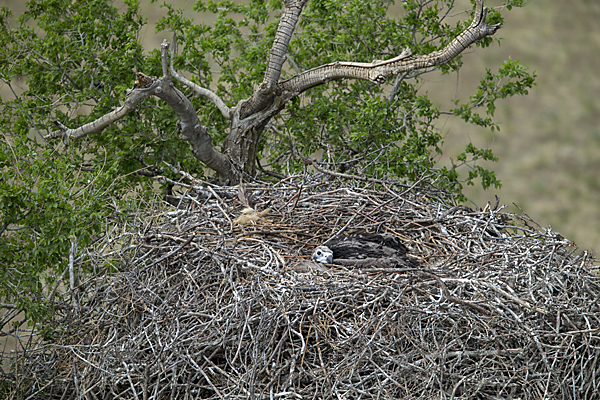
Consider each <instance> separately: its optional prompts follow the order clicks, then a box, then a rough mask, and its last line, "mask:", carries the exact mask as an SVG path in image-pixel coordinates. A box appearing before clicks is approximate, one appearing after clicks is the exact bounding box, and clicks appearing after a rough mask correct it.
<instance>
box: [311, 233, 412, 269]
mask: <svg viewBox="0 0 600 400" xmlns="http://www.w3.org/2000/svg"><path fill="white" fill-rule="evenodd" d="M407 253H408V249H407V248H406V246H404V245H403V244H402V243H400V241H399V240H398V239H397V238H396V237H395V236H392V235H380V234H377V233H354V234H350V235H347V236H342V237H339V238H335V239H333V240H330V241H329V242H327V244H326V245H322V246H319V247H317V248H316V249H315V251H314V252H313V255H312V259H313V261H316V262H318V263H321V264H336V265H343V266H346V267H355V268H406V267H410V268H414V267H418V266H419V262H418V261H415V260H411V259H410V258H408V257H407Z"/></svg>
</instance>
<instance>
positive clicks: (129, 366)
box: [3, 177, 600, 400]
mask: <svg viewBox="0 0 600 400" xmlns="http://www.w3.org/2000/svg"><path fill="white" fill-rule="evenodd" d="M392 188H394V189H392ZM240 199H241V200H240ZM248 199H249V200H250V204H251V205H253V206H254V209H255V210H256V212H255V213H252V212H250V213H247V214H242V210H243V208H244V207H243V206H244V204H243V203H245V202H246V201H247V200H248ZM177 201H178V205H177V207H176V208H171V209H170V210H167V211H166V212H164V213H163V214H162V216H160V218H151V217H152V216H149V215H146V216H139V218H138V220H137V225H129V226H127V227H126V228H125V229H123V227H121V231H120V232H119V233H118V234H117V233H116V232H114V231H113V232H107V234H106V237H105V238H104V240H103V241H102V242H100V243H99V244H98V245H97V246H96V247H94V248H93V249H86V250H85V252H86V254H85V255H84V256H81V257H79V258H78V259H77V262H76V263H75V269H77V268H79V267H81V265H84V264H85V265H86V266H87V268H90V266H93V267H95V268H96V270H97V271H98V273H97V274H96V275H95V276H93V277H92V278H87V280H85V281H83V282H80V284H79V285H78V286H77V288H76V290H73V291H67V292H66V293H65V294H64V295H63V297H62V300H61V301H57V302H56V304H55V309H56V326H55V327H54V328H56V329H57V330H56V332H55V333H54V337H53V338H52V340H49V341H42V340H39V341H38V342H36V343H30V344H29V347H28V348H29V349H28V350H27V351H25V352H18V353H16V354H13V356H15V358H14V369H13V370H12V371H11V372H6V371H5V372H3V375H4V376H3V380H5V381H12V382H13V383H16V386H17V388H18V389H17V390H16V391H14V392H13V393H12V396H13V397H15V398H24V399H26V398H27V399H29V398H44V399H74V398H86V399H114V398H121V399H137V400H141V399H144V400H146V399H209V398H210V399H236V398H240V399H251V398H252V399H400V398H406V399H413V398H415V399H416V398H419V399H421V398H429V399H467V398H469V399H470V398H482V399H483V398H492V399H593V398H600V394H599V392H598V387H600V362H599V361H598V360H599V359H600V280H599V278H598V277H597V276H596V275H595V274H594V273H593V272H592V268H595V267H593V263H594V260H593V259H592V258H591V256H589V254H588V253H587V252H576V251H575V250H576V249H575V247H574V246H573V245H572V243H570V242H569V241H568V240H566V239H565V238H563V237H562V236H560V235H559V234H557V233H556V232H553V231H551V230H547V229H542V228H541V227H540V226H537V224H535V222H533V221H532V220H531V219H529V218H528V217H527V216H521V215H514V214H510V213H506V212H503V211H502V208H499V209H498V208H497V207H493V206H492V207H490V206H489V205H488V206H487V207H485V208H484V209H482V210H471V209H468V208H467V207H464V206H453V204H452V202H451V201H450V200H449V199H448V198H447V197H444V196H442V194H441V193H440V192H435V191H426V190H422V189H416V188H412V189H411V188H409V189H406V188H402V187H398V186H393V185H382V184H378V185H375V184H366V183H364V182H363V183H357V182H350V183H349V182H339V181H328V182H325V183H323V182H321V183H316V182H315V181H313V182H311V181H309V178H307V177H297V178H296V179H295V180H294V179H288V180H284V181H282V182H281V183H279V184H276V185H262V186H261V185H258V184H252V185H247V186H246V195H243V194H241V191H240V189H239V188H238V187H217V186H213V185H209V184H207V183H202V184H199V183H198V182H197V181H196V182H195V183H194V185H193V187H190V186H188V188H187V191H186V194H185V195H183V196H182V197H180V198H179V199H177ZM240 215H244V217H243V218H245V219H246V220H245V221H244V220H242V221H239V220H236V219H237V218H238V217H240ZM155 217H156V216H155ZM152 221H154V222H152ZM352 232H378V233H386V234H390V235H394V236H395V237H397V238H398V239H399V240H400V241H401V242H402V243H403V244H405V245H406V246H407V247H408V248H409V253H410V254H411V255H412V256H413V257H414V258H415V259H417V260H419V261H420V263H421V266H420V267H419V268H404V269H401V268H400V269H395V270H383V271H382V270H376V269H370V270H368V269H367V270H353V269H348V268H332V269H330V270H329V271H319V270H308V271H305V272H299V271H298V268H296V265H297V263H298V262H299V261H301V260H308V259H309V258H310V255H311V253H312V251H313V249H314V248H315V246H317V245H318V244H320V243H322V242H324V241H326V240H327V239H329V238H331V237H333V236H336V235H345V234H349V233H352ZM65 321H68V330H66V331H64V330H63V331H61V330H59V328H60V327H61V326H62V327H64V326H65V325H66V324H65ZM63 329H64V328H63ZM21 340H24V339H21ZM3 356H4V357H7V354H3Z"/></svg>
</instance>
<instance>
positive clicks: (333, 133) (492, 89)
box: [157, 0, 535, 197]
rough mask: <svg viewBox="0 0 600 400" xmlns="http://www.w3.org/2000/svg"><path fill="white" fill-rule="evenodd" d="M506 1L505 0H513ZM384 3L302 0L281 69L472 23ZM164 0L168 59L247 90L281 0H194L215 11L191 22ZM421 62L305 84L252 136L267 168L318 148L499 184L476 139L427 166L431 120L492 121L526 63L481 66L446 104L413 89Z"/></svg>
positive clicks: (387, 53) (235, 94)
mask: <svg viewBox="0 0 600 400" xmlns="http://www.w3.org/2000/svg"><path fill="white" fill-rule="evenodd" d="M426 3H427V4H426ZM505 5H506V7H507V8H508V9H510V8H511V7H512V6H522V1H509V2H506V3H505ZM393 6H394V3H393V2H390V1H385V0H383V1H382V0H379V1H374V2H365V1H363V0H351V1H345V0H314V1H309V2H308V4H307V5H306V7H305V9H304V11H303V14H302V16H301V19H300V22H299V24H298V27H297V29H296V31H295V34H294V37H293V40H292V42H291V44H290V48H289V50H288V56H289V57H288V63H287V64H288V65H287V66H288V69H287V70H286V71H284V78H285V77H290V76H293V75H295V74H297V73H299V72H302V71H306V70H308V69H311V68H315V67H317V66H319V65H322V64H325V63H329V62H334V61H362V62H369V61H371V60H375V59H387V58H391V57H394V56H396V55H398V54H400V53H401V52H402V50H403V49H404V48H410V49H411V51H412V52H413V54H428V53H431V52H433V51H437V50H440V49H441V48H442V47H444V46H445V45H447V44H448V43H449V42H450V41H451V40H452V39H453V38H454V37H456V36H457V35H458V34H459V33H460V32H462V31H463V30H464V29H465V28H466V27H467V26H468V24H469V21H468V20H467V19H468V18H467V17H466V15H465V18H463V20H462V21H460V22H458V23H454V24H451V23H450V22H448V21H447V20H448V16H449V15H450V11H451V10H453V7H454V1H450V0H446V1H442V0H438V1H434V2H430V1H428V2H424V1H422V0H413V1H404V2H403V9H404V12H403V13H402V16H401V17H400V18H397V19H394V18H390V17H389V15H391V14H392V13H391V12H390V7H393ZM165 7H166V8H167V9H168V14H167V16H166V17H165V18H163V19H162V21H161V22H160V23H159V25H158V27H157V30H166V29H172V30H174V31H175V34H176V35H177V40H178V43H179V44H180V45H181V47H182V50H181V53H180V55H179V56H178V57H177V63H176V64H177V67H178V68H180V69H182V70H187V71H190V72H194V73H196V74H198V80H199V81H200V82H201V83H204V84H205V85H208V84H209V83H210V82H212V75H213V72H214V71H218V74H219V77H218V79H216V83H215V86H216V87H215V89H216V91H217V93H218V94H219V95H220V96H222V98H224V99H226V101H227V102H228V103H229V105H235V104H237V102H239V101H240V100H243V99H246V98H248V97H249V96H250V94H251V93H252V89H254V88H256V87H257V86H258V85H259V84H260V82H261V81H262V78H263V73H264V70H265V68H266V62H267V60H268V55H269V49H270V47H271V44H272V43H273V40H274V35H275V30H276V24H277V22H278V18H279V15H280V14H281V12H282V7H283V4H282V2H281V1H271V2H264V1H251V2H250V3H249V4H248V5H238V4H235V3H234V2H232V1H224V2H219V3H216V2H214V1H213V0H208V1H207V2H204V1H198V2H197V3H196V6H195V10H197V11H199V12H202V13H205V14H204V16H206V18H205V19H207V20H214V21H215V22H214V24H212V25H208V24H205V23H202V22H201V23H199V24H195V23H194V22H193V21H192V20H190V19H188V18H185V17H184V16H183V12H182V11H181V10H176V9H174V8H173V7H172V6H170V5H165ZM453 11H455V10H453ZM210 14H212V15H210ZM367 16H368V17H367ZM356 21H360V23H356ZM488 23H502V16H501V14H500V13H499V12H498V11H497V10H495V9H491V10H490V12H489V14H488ZM492 43H493V39H492V38H491V37H488V38H485V39H483V40H481V41H480V42H479V43H478V44H477V46H480V47H488V46H490V45H491V44H492ZM233 54H235V57H233V56H232V55H233ZM461 65H462V61H461V57H460V56H459V57H457V58H455V59H454V60H452V62H450V63H448V64H446V65H444V66H442V67H440V69H441V70H442V72H443V73H449V72H452V71H455V70H457V69H459V68H460V66H461ZM428 72H430V71H428V70H422V71H415V72H414V73H411V74H406V75H401V76H399V77H398V78H397V79H396V80H395V81H393V82H389V83H388V84H387V85H381V86H380V85H374V84H372V83H370V82H364V81H338V82H332V83H330V84H329V85H324V86H320V87H316V88H313V89H311V90H310V91H308V92H306V93H304V94H303V95H302V97H301V98H300V99H296V100H295V101H293V102H292V103H291V104H289V105H288V106H287V108H286V109H285V111H284V112H283V113H282V114H280V115H279V116H278V118H276V119H274V120H273V121H271V123H270V125H269V126H268V127H267V128H268V129H267V131H266V132H265V133H264V134H263V137H262V138H261V142H260V144H259V149H260V150H261V155H260V156H261V158H262V160H263V162H264V161H266V163H267V166H268V167H270V168H272V169H274V170H276V171H280V172H283V171H294V170H299V169H302V168H303V165H304V163H303V160H302V159H301V158H300V157H297V152H301V153H302V154H304V155H312V154H317V155H318V154H324V157H325V156H326V157H327V161H328V162H330V163H331V165H330V166H331V167H332V168H334V167H337V168H338V169H340V170H342V171H346V170H347V169H350V168H352V167H353V166H356V168H360V172H361V173H366V174H369V175H376V176H379V177H389V178H401V179H406V180H408V181H414V180H417V179H419V177H421V176H422V175H424V174H434V175H437V176H438V177H439V179H440V182H442V184H443V185H446V186H447V188H448V189H449V190H451V191H454V192H455V193H456V194H457V195H459V197H460V192H461V189H462V183H463V182H466V183H468V184H473V183H474V181H475V179H477V178H481V184H482V185H483V186H484V187H486V188H487V187H489V186H496V187H499V186H500V182H499V181H498V180H497V179H496V177H495V175H494V173H493V172H492V171H488V170H486V169H484V168H482V167H479V166H477V165H476V162H477V161H478V160H493V161H495V160H496V159H495V157H494V156H493V154H492V153H491V151H490V150H480V149H476V148H475V147H474V146H473V145H472V144H468V147H467V148H466V149H465V151H464V152H463V153H461V154H460V157H458V160H459V161H461V163H460V164H457V165H455V166H454V167H453V168H451V169H448V168H437V167H436V165H435V158H436V157H435V155H436V154H440V153H441V146H442V143H443V141H442V137H441V135H440V132H439V130H438V129H437V128H436V122H437V120H438V118H439V117H440V115H441V114H442V113H446V114H452V115H456V116H458V117H460V118H462V119H464V120H465V121H466V122H468V123H472V124H477V125H481V126H484V127H489V128H491V129H492V130H495V129H498V126H497V125H496V124H494V122H493V120H492V117H493V114H494V111H495V101H496V100H497V99H501V98H505V97H507V96H513V95H517V94H519V95H523V94H527V89H528V88H531V87H532V85H533V84H534V78H535V75H530V74H529V73H527V70H526V68H524V67H523V66H521V65H519V64H518V62H516V61H512V60H508V61H507V62H506V63H505V64H504V65H503V66H502V67H501V68H500V70H499V71H498V73H496V74H492V73H491V72H490V71H489V70H488V71H487V74H486V77H485V78H484V80H482V82H481V86H480V87H479V88H478V93H477V94H475V95H473V96H472V97H471V98H470V99H469V101H468V102H466V103H464V104H459V103H458V102H457V103H456V104H455V107H454V108H453V109H452V110H448V111H444V112H442V111H440V110H439V109H438V107H437V106H436V105H434V104H432V102H431V101H430V99H429V98H428V97H427V95H426V94H424V93H421V92H420V91H419V88H420V83H421V76H422V75H423V74H426V73H428ZM480 109H483V112H481V111H480ZM199 112H200V113H201V114H203V116H204V120H205V121H211V122H212V123H213V124H215V126H216V127H217V128H216V130H217V132H223V131H224V128H225V121H219V118H218V117H216V116H215V112H214V108H212V107H208V108H206V109H202V110H199ZM215 121H219V122H215ZM462 165H469V166H471V168H472V169H471V171H470V172H469V173H468V176H466V177H460V175H459V173H458V171H457V168H458V167H459V166H462Z"/></svg>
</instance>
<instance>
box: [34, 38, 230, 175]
mask: <svg viewBox="0 0 600 400" xmlns="http://www.w3.org/2000/svg"><path fill="white" fill-rule="evenodd" d="M168 49H169V43H168V42H166V41H165V42H163V43H162V45H161V60H162V67H163V73H164V74H165V75H164V76H163V77H162V78H156V77H153V76H147V75H144V74H142V73H141V72H138V73H137V77H138V80H137V81H136V82H135V84H134V86H133V87H134V89H133V90H130V91H128V93H127V96H126V98H125V103H124V104H123V106H121V107H120V108H119V109H117V110H115V111H113V112H110V113H108V114H106V115H103V116H102V117H100V118H98V119H97V120H95V121H93V122H90V123H89V124H85V125H83V126H81V127H79V128H76V129H69V128H67V127H66V126H64V125H62V124H61V123H60V122H58V121H57V122H55V123H56V124H57V125H58V126H59V128H60V129H59V130H58V131H54V132H52V133H50V134H49V135H47V136H46V137H45V138H46V139H52V138H60V137H62V138H63V139H64V140H65V142H66V143H68V141H69V140H70V139H78V138H80V137H82V136H85V135H88V134H90V133H99V132H101V131H103V130H104V129H105V128H107V127H108V126H110V125H112V124H114V123H115V122H117V121H118V120H120V119H121V118H123V117H124V116H125V115H127V114H129V113H130V112H132V111H133V110H135V107H136V106H137V104H138V103H139V102H140V100H142V99H145V98H147V97H150V96H152V95H154V96H156V97H158V98H160V99H162V100H164V101H165V102H166V103H167V104H168V105H169V106H170V107H171V108H172V109H173V111H175V113H176V114H177V116H178V117H179V128H180V131H181V136H182V137H183V138H184V139H185V140H187V141H188V142H189V143H190V145H191V147H192V153H193V154H194V156H195V157H196V158H197V159H198V160H200V161H202V162H203V163H204V164H205V165H206V166H207V167H208V168H210V169H212V170H213V171H216V172H217V173H218V174H219V176H221V177H222V178H223V179H224V180H228V181H230V182H236V181H238V180H239V179H236V178H237V174H236V172H235V170H234V168H233V167H232V165H231V162H230V161H229V159H228V158H227V157H226V156H224V155H223V154H221V153H219V152H217V151H216V150H215V149H214V148H213V147H212V138H211V137H210V135H209V133H208V130H207V129H206V127H205V126H203V125H201V124H200V120H199V119H198V115H197V114H196V110H195V109H194V107H193V105H192V103H191V102H190V101H189V100H188V99H187V97H186V96H185V95H184V94H183V93H182V92H181V91H180V90H179V89H177V88H176V87H175V86H174V85H173V80H172V79H171V76H170V73H169V68H168V61H167V57H168Z"/></svg>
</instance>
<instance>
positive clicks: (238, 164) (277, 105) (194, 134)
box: [46, 0, 500, 184]
mask: <svg viewBox="0 0 600 400" xmlns="http://www.w3.org/2000/svg"><path fill="white" fill-rule="evenodd" d="M307 1H308V0H286V1H285V10H284V12H283V15H282V16H281V19H280V22H279V26H278V28H277V33H276V37H275V41H274V43H273V46H272V48H271V52H270V56H269V62H268V66H267V70H266V72H265V76H264V79H263V82H262V83H261V84H260V85H259V87H258V88H257V90H256V91H255V93H254V94H253V95H252V96H251V97H250V98H249V99H247V100H243V101H240V102H239V103H238V105H237V106H236V107H234V108H231V109H230V108H229V107H227V105H226V104H225V102H224V101H223V100H222V99H220V98H219V97H218V96H217V95H216V94H215V93H213V92H212V91H210V90H208V89H204V88H201V87H199V86H198V85H196V84H194V83H192V82H191V81H189V80H187V79H186V78H185V77H183V76H182V75H180V74H178V73H177V72H176V71H175V70H174V69H173V68H172V65H171V68H170V69H169V63H168V48H169V44H168V43H166V41H165V42H164V43H163V45H162V50H161V54H162V64H163V76H162V77H161V78H153V77H147V76H145V75H143V74H138V78H139V79H138V81H137V82H136V85H134V89H133V90H130V91H129V92H128V94H127V97H126V98H125V102H124V104H123V106H122V107H120V108H119V109H117V110H115V111H113V112H111V113H108V114H106V115H104V116H102V117H100V118H98V119H97V120H95V121H93V122H90V123H88V124H86V125H83V126H81V127H79V128H76V129H69V128H67V127H65V126H63V125H62V124H60V123H58V122H57V125H58V127H59V129H58V130H57V131H54V132H52V133H50V134H49V135H48V136H47V137H46V138H63V139H64V140H65V142H67V143H68V142H69V140H72V139H78V138H80V137H83V136H85V135H88V134H92V133H99V132H101V131H102V130H104V129H105V128H106V127H108V126H110V125H112V124H113V123H115V122H116V121H118V120H120V119H121V118H123V117H124V116H125V115H127V114H129V113H130V112H132V111H133V110H134V109H135V107H136V106H137V104H138V103H139V102H140V101H141V100H143V99H145V98H147V97H149V96H157V97H159V98H161V99H162V100H164V101H165V102H166V103H167V104H168V105H169V106H170V107H171V108H172V109H173V111H175V113H176V114H177V116H178V117H179V125H180V129H181V135H182V137H183V138H184V139H185V140H187V141H188V142H189V143H190V145H191V147H192V152H193V154H194V156H195V157H196V158H197V159H198V160H200V161H201V162H203V163H204V164H205V165H206V166H207V167H208V168H210V169H212V170H214V171H215V172H216V173H217V176H218V178H219V180H220V181H221V183H230V184H233V183H237V182H239V181H240V179H242V178H243V175H244V174H245V173H246V174H250V175H253V174H254V172H255V170H254V168H255V160H256V146H257V143H258V141H259V139H260V135H261V134H262V132H263V130H264V128H265V126H266V124H267V123H268V122H269V120H270V119H271V118H272V117H273V116H275V115H277V114H278V113H279V112H280V111H281V110H282V109H283V108H284V107H285V105H286V103H287V102H288V101H289V100H291V99H292V98H294V97H296V96H298V95H299V94H300V93H302V92H304V91H306V90H308V89H310V88H313V87H315V86H319V85H323V84H326V83H328V82H330V81H332V80H339V79H362V80H369V81H372V82H374V83H378V84H379V83H383V82H385V81H386V80H387V79H388V78H389V77H391V76H393V75H397V74H400V73H406V72H409V71H414V70H417V69H423V68H431V67H435V66H439V65H442V64H445V63H447V62H449V61H450V60H452V59H453V58H454V57H456V56H457V55H459V54H460V53H461V52H462V51H464V50H465V49H466V48H467V47H469V46H470V45H472V44H473V43H475V42H477V41H478V40H481V39H482V38H484V37H486V36H490V35H493V34H494V33H495V32H496V31H497V30H498V29H499V28H500V25H487V24H486V23H485V18H486V14H487V10H486V8H485V7H484V6H483V0H476V9H475V16H474V18H473V21H472V23H471V24H470V26H469V27H468V28H467V29H466V30H465V31H464V32H462V33H461V34H460V35H458V36H457V37H456V38H455V39H454V40H453V41H452V42H450V43H449V44H448V45H447V46H446V47H445V48H443V49H442V50H440V51H436V52H433V53H431V54H427V55H411V54H410V51H409V50H408V49H406V50H405V51H403V52H402V54H400V55H398V56H396V57H394V58H392V59H389V60H385V61H379V60H375V61H373V62H371V63H361V62H335V63H331V64H326V65H322V66H320V67H317V68H314V69H311V70H308V71H305V72H303V73H300V74H298V75H296V76H294V77H292V78H290V79H288V80H285V81H282V82H279V78H280V76H281V69H282V67H283V64H284V62H285V57H286V54H287V49H288V46H289V42H290V40H291V37H292V34H293V32H294V29H295V28H296V24H297V22H298V18H299V17H300V14H301V12H302V9H303V7H304V5H305V4H306V2H307ZM172 77H174V78H175V79H176V80H177V81H179V82H180V83H182V84H183V85H186V86H188V87H190V88H191V89H192V90H193V92H194V94H197V95H200V96H203V97H205V98H207V99H209V100H211V101H212V102H213V103H214V104H215V106H216V107H217V108H218V109H219V110H220V111H221V113H222V114H223V116H225V118H227V119H229V120H230V129H229V134H228V136H227V137H226V139H225V141H224V143H223V153H219V152H218V151H216V150H215V149H214V148H213V146H212V139H211V137H210V135H209V133H208V130H207V128H206V127H204V126H202V125H201V124H200V121H199V120H198V117H197V115H196V111H195V110H194V108H193V106H192V104H191V102H190V101H189V100H188V99H187V98H186V97H185V95H184V94H183V93H182V92H181V91H179V90H178V89H177V88H175V87H174V86H173V81H172Z"/></svg>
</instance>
